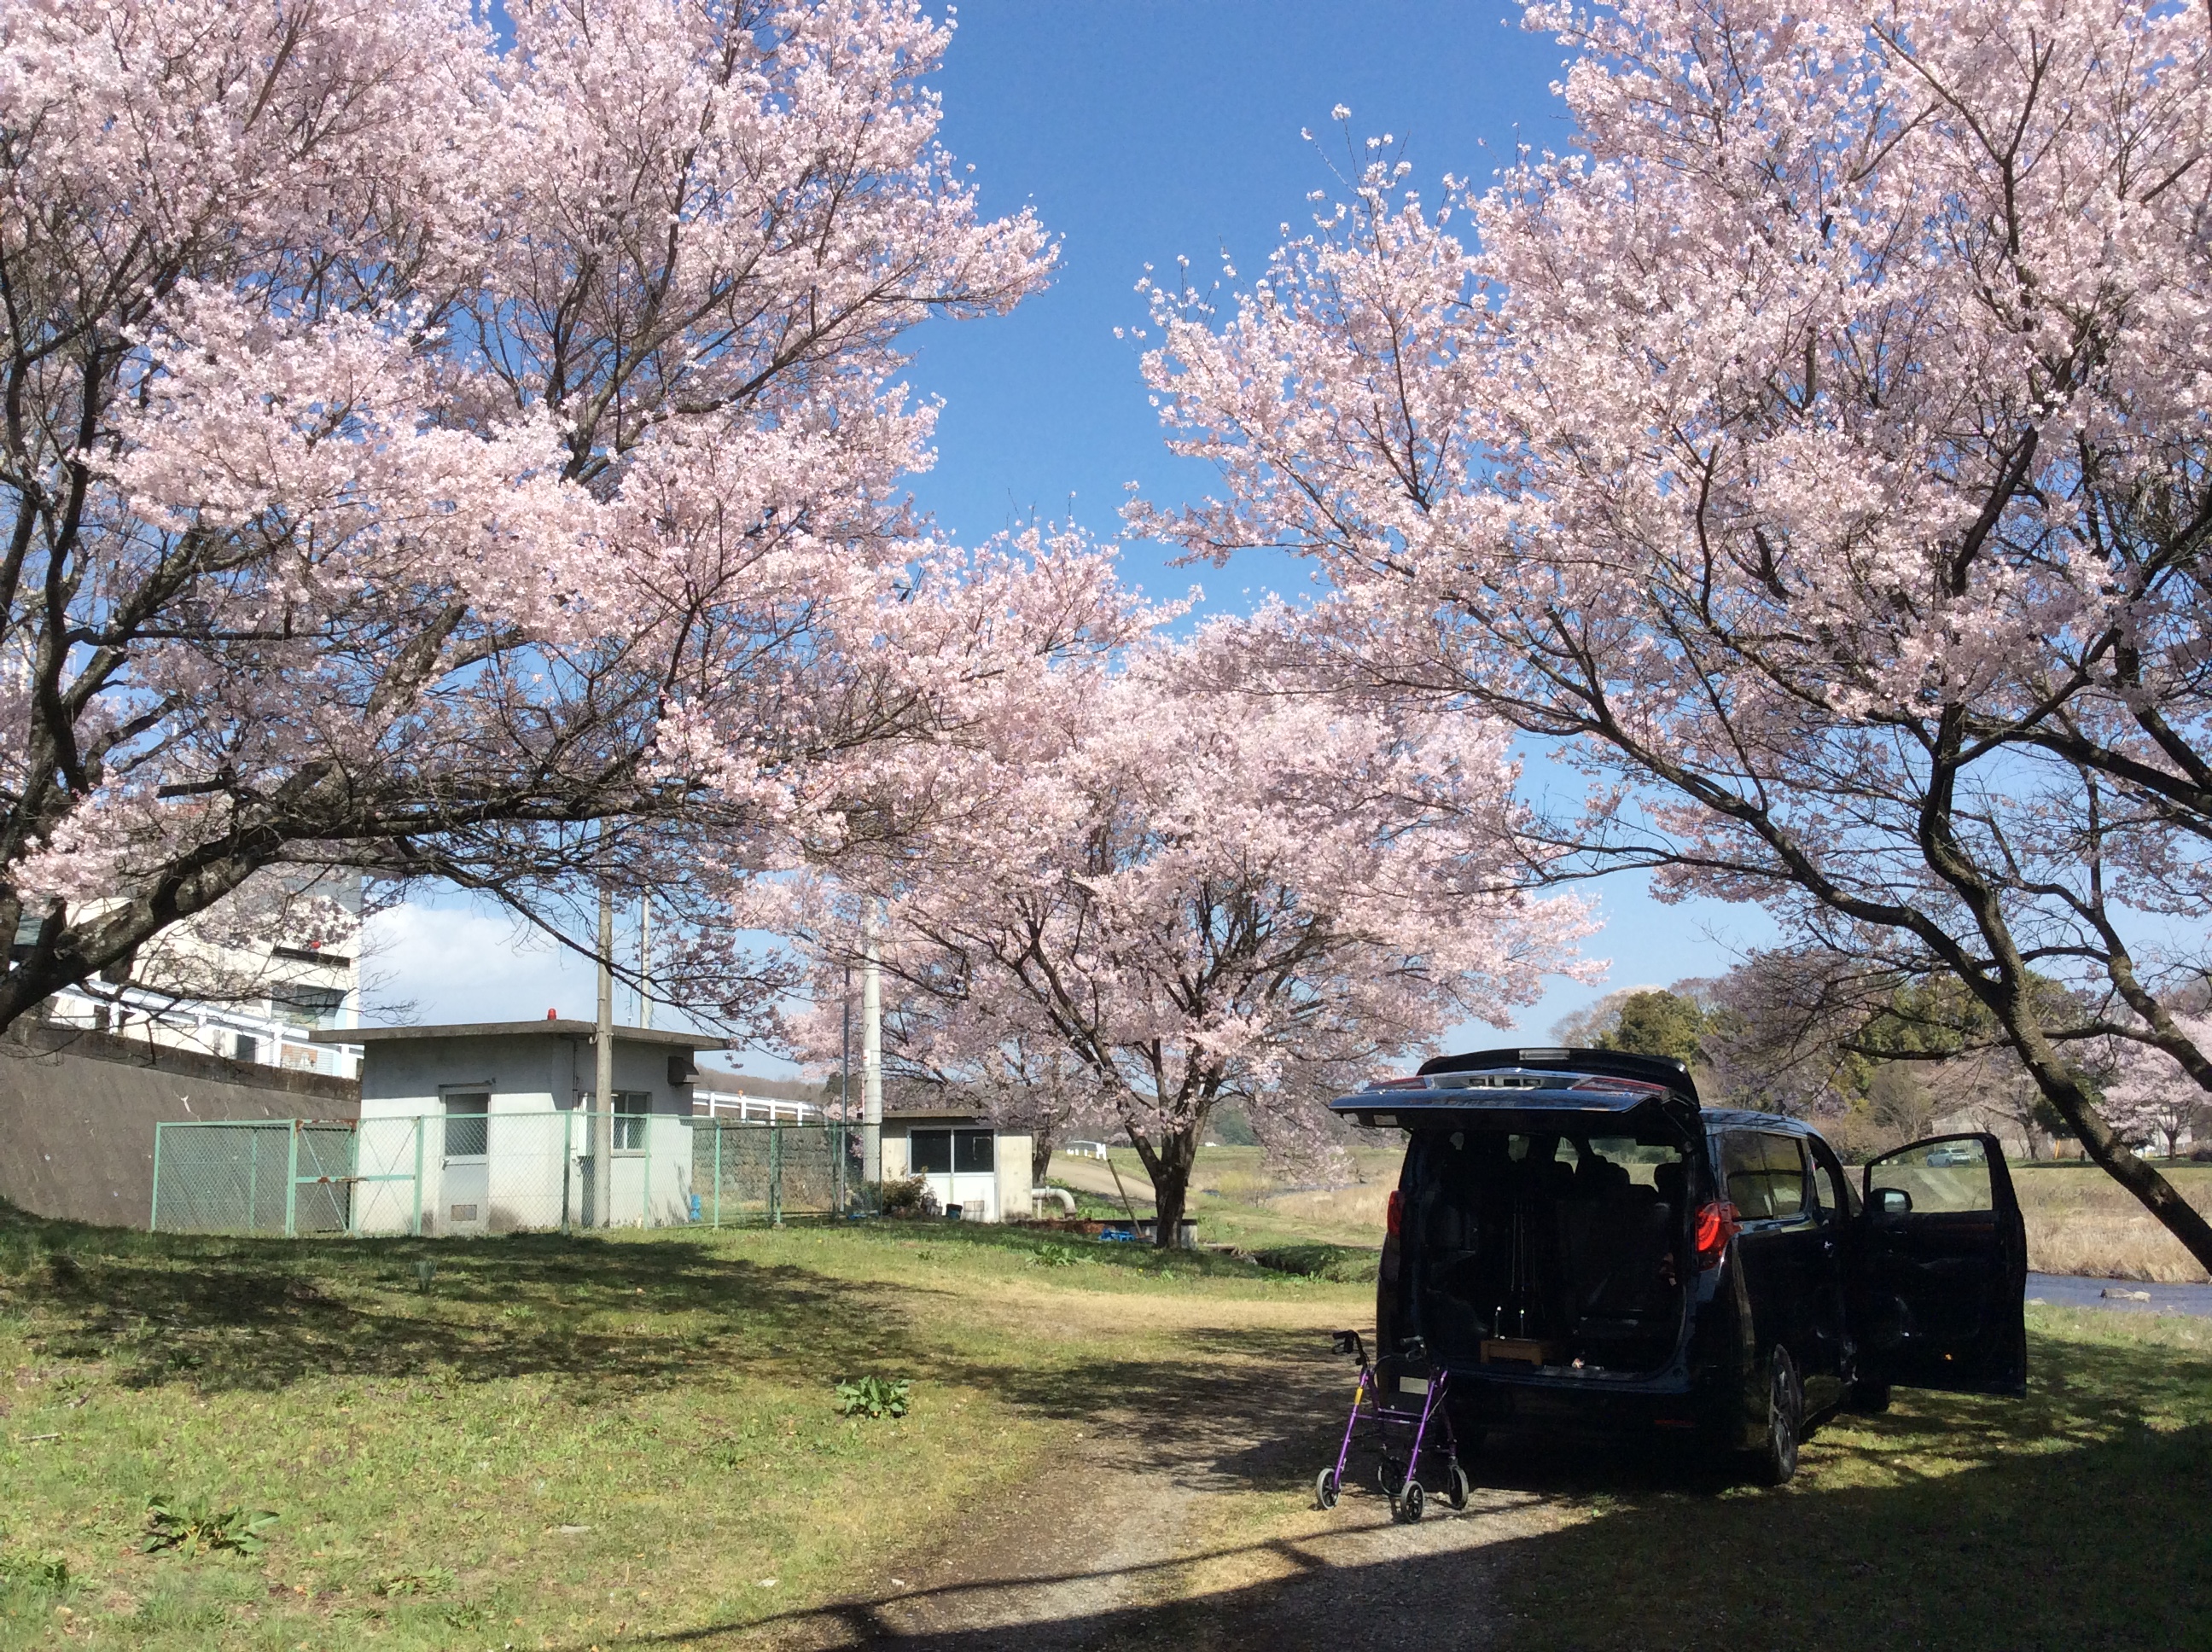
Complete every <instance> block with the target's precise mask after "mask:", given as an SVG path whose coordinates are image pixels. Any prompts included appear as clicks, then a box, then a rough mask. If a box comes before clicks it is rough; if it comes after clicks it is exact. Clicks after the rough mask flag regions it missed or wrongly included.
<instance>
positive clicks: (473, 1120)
mask: <svg viewBox="0 0 2212 1652" xmlns="http://www.w3.org/2000/svg"><path fill="white" fill-rule="evenodd" d="M490 1107H491V1097H490V1096H489V1095H488V1094H486V1093H485V1092H484V1091H483V1090H474V1091H471V1092H470V1093H468V1094H466V1095H454V1096H447V1097H446V1157H447V1158H485V1157H489V1156H490V1153H491V1120H490V1118H489V1108H490Z"/></svg>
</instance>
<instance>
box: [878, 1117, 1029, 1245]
mask: <svg viewBox="0 0 2212 1652" xmlns="http://www.w3.org/2000/svg"><path fill="white" fill-rule="evenodd" d="M912 1175H918V1176H921V1177H922V1178H923V1179H924V1181H926V1182H927V1184H928V1187H929V1191H930V1192H931V1193H934V1194H936V1196H937V1202H938V1203H939V1205H941V1206H944V1207H945V1209H946V1210H948V1211H950V1210H951V1208H952V1207H953V1206H956V1205H957V1206H959V1207H960V1214H961V1216H962V1218H963V1219H964V1220H967V1221H969V1222H1006V1221H1010V1220H1018V1219H1020V1218H1025V1217H1028V1216H1030V1215H1031V1214H1033V1210H1032V1206H1031V1204H1030V1139H1029V1136H1028V1135H1027V1134H1026V1133H1017V1132H1013V1131H1006V1130H1000V1128H998V1127H996V1126H995V1125H994V1124H992V1123H991V1121H989V1120H987V1119H986V1118H984V1117H983V1116H982V1114H981V1113H979V1112H977V1111H976V1110H975V1108H963V1107H959V1106H954V1105H947V1104H944V1103H938V1104H934V1105H927V1106H917V1107H915V1108H914V1109H913V1110H910V1111H909V1110H907V1109H904V1108H896V1109H895V1108H894V1107H893V1105H891V1104H890V1103H888V1102H887V1104H886V1106H885V1108H884V1180H885V1181H891V1180H894V1179H896V1178H898V1177H902V1176H912Z"/></svg>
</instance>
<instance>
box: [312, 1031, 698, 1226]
mask: <svg viewBox="0 0 2212 1652" xmlns="http://www.w3.org/2000/svg"><path fill="white" fill-rule="evenodd" d="M595 1031H596V1029H594V1027H593V1026H592V1023H590V1022H588V1021H567V1020H557V1019H554V1018H552V1017H548V1018H547V1019H545V1020H544V1021H497V1022H478V1023H467V1024H462V1025H454V1026H441V1027H349V1028H346V1029H343V1031H340V1030H339V1029H329V1030H327V1031H318V1032H316V1033H315V1034H314V1035H313V1036H314V1037H315V1038H316V1039H317V1040H318V1041H323V1040H332V1039H337V1038H340V1037H343V1039H345V1040H346V1041H347V1042H351V1043H357V1044H359V1045H361V1046H362V1068H361V1125H360V1142H359V1146H358V1151H357V1153H356V1161H357V1164H358V1168H359V1170H360V1173H361V1179H360V1180H359V1181H357V1182H356V1187H355V1204H354V1224H353V1225H354V1231H356V1232H359V1233H404V1232H408V1231H410V1230H413V1229H414V1226H415V1224H416V1221H417V1220H418V1219H419V1221H420V1224H421V1231H422V1232H425V1233H447V1234H472V1233H473V1234H481V1233H502V1232H513V1231H515V1230H520V1229H531V1228H558V1227H564V1226H581V1227H597V1226H608V1225H612V1226H622V1227H635V1226H649V1227H657V1226H660V1225H662V1224H669V1223H678V1222H684V1221H687V1220H689V1219H690V1204H691V1128H690V1119H691V1100H692V1098H691V1086H692V1081H693V1079H694V1078H696V1076H697V1071H698V1070H697V1067H696V1065H695V1063H694V1061H693V1060H692V1058H693V1056H694V1055H695V1054H696V1053H697V1052H698V1051H700V1050H702V1049H710V1048H718V1047H719V1042H720V1041H718V1040H715V1039H712V1038H702V1037H700V1036H697V1035H696V1034H692V1033H684V1032H669V1031H663V1030H661V1029H657V1028H648V1027H617V1028H616V1029H614V1084H615V1093H614V1097H613V1108H612V1110H613V1114H614V1119H613V1128H612V1131H611V1136H612V1140H613V1152H612V1154H611V1158H610V1171H609V1176H608V1196H607V1205H608V1209H607V1211H606V1212H605V1214H604V1215H602V1214H601V1212H599V1211H598V1210H596V1209H595V1208H594V1207H593V1204H594V1193H593V1189H594V1188H595V1187H596V1186H597V1185H598V1177H597V1175H596V1174H595V1172H596V1165H595V1163H594V1161H593V1157H592V1108H593V1098H592V1084H593V1082H594V1068H595V1065H596V1061H595V1057H596V1052H595V1051H594V1049H593V1048H592V1039H593V1037H594V1035H595Z"/></svg>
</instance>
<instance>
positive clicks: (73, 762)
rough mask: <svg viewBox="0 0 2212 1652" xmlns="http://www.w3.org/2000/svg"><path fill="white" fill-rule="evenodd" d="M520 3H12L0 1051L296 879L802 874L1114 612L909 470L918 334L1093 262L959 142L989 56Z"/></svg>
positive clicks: (882, 1)
mask: <svg viewBox="0 0 2212 1652" xmlns="http://www.w3.org/2000/svg"><path fill="white" fill-rule="evenodd" d="M506 10H507V16H508V18H509V19H510V20H511V21H512V25H513V39H512V41H511V42H510V43H508V44H507V45H506V46H503V47H502V46H500V45H499V44H498V43H496V42H495V40H494V39H493V38H492V36H491V34H490V33H489V29H488V28H487V27H486V26H485V24H484V22H483V17H482V14H481V9H479V8H476V7H474V6H472V5H471V4H468V3H465V0H319V3H317V4H315V5H313V6H297V7H295V6H281V7H280V6H274V5H266V4H240V3H233V0H115V3H110V4H102V5H100V6H88V5H55V4H49V3H40V0H25V3H18V4H12V5H9V6H8V7H6V8H5V9H0V298H3V299H4V302H3V303H0V309H4V315H5V319H6V323H7V331H6V333H5V336H4V338H0V507H4V508H5V510H6V512H7V522H8V531H9V541H8V545H9V548H8V549H7V550H6V551H5V553H4V555H0V598H4V601H5V609H4V611H5V614H6V624H7V628H8V629H7V632H6V635H5V638H4V641H0V696H3V697H4V704H5V708H6V712H7V714H6V716H5V718H4V719H0V796H4V799H5V809H4V812H0V929H5V930H7V931H8V932H9V933H10V934H11V935H13V934H14V933H15V928H16V925H17V922H18V920H19V918H20V917H21V916H23V915H25V914H28V915H29V916H30V917H32V918H33V919H34V920H39V921H38V922H37V923H34V924H33V929H35V930H36V932H37V938H36V939H35V941H34V942H33V944H32V945H31V947H30V948H29V951H28V956H27V957H25V958H23V959H21V960H18V961H17V962H16V963H15V964H14V965H13V966H12V967H11V968H10V969H9V971H8V972H7V974H6V975H4V976H3V977H0V1023H5V1022H7V1021H8V1020H9V1019H12V1018H13V1017H15V1016H16V1015H18V1014H21V1013H22V1012H23V1011H25V1010H26V1009H27V1008H28V1007H30V1006H31V1005H34V1004H35V1003H37V1002H38V1001H39V1000H40V999H42V998H43V997H44V996H46V994H47V993H50V992H52V990H53V989H54V988H55V987H57V986H58V985H61V984H64V983H65V982H67V981H72V980H78V979H82V977H83V976H84V975H88V974H89V973H90V972H91V971H93V970H94V969H99V968H100V967H101V966H103V965H105V964H106V963H111V962H112V961H114V960H117V959H119V958H123V957H128V956H129V955H131V953H132V952H133V951H134V949H136V948H137V947H138V946H139V945H140V944H142V943H143V942H145V941H147V940H148V939H149V938H151V937H153V936H155V935H156V934H157V933H158V932H161V930H162V929H163V928H164V927H165V926H169V925H171V924H173V923H176V922H179V921H180V920H188V919H191V918H193V917H194V915H195V914H202V913H207V912H210V910H211V909H213V908H217V907H219V906H221V905H222V903H223V902H226V901H228V900H229V899H230V898H231V897H232V896H233V894H234V892H235V891H238V890H240V889H241V888H242V887H243V886H244V885H245V884H246V883H247V881H248V880H250V879H252V878H254V877H255V876H256V874H257V873H259V872H263V871H264V870H265V869H270V868H273V867H279V866H283V865H332V864H335V865H342V866H349V867H355V868H359V869H362V870H364V871H367V872H370V873H372V874H373V875H375V876H377V877H380V878H385V879H387V880H398V882H402V883H404V880H407V879H410V878H418V877H445V878H453V879H455V880H457V881H459V882H460V883H462V884H465V885H467V886H469V887H472V888H477V889H480V890H489V891H492V892H495V893H496V894H497V895H499V896H501V898H504V899H507V900H508V901H510V902H513V903H514V904H515V905H517V907H518V908H520V909H521V910H523V911H525V912H526V913H529V914H532V915H533V917H534V918H535V919H536V920H540V921H546V920H549V918H548V914H552V913H555V911H556V908H557V904H558V901H557V896H558V893H559V891H561V890H563V889H566V888H572V887H573V886H574V878H575V874H577V873H578V872H589V873H591V874H592V876H594V877H597V878H607V879H611V880H614V881H618V882H626V883H631V884H635V883H638V882H641V881H645V880H648V879H651V878H656V877H659V876H662V875H664V874H665V870H666V869H667V868H668V867H670V866H677V867H679V868H681V867H684V866H687V865H691V864H693V863H695V862H707V863H715V864H723V865H738V864H739V863H741V862H747V861H749V860H757V859H762V858H764V857H766V856H768V855H769V853H771V851H770V848H769V843H770V842H771V841H773V840H775V839H777V837H778V835H781V834H787V833H788V832H789V831H791V830H792V829H793V828H794V826H797V827H799V828H803V829H807V830H813V829H817V823H818V822H820V821H824V820H828V819H830V818H832V817H835V816H836V814H837V813H838V804H837V801H836V798H835V796H834V795H833V793H835V791H836V785H837V784H838V783H839V782H838V781H837V780H836V776H837V775H838V774H846V773H849V772H850V770H851V768H852V766H853V762H854V753H856V752H857V751H858V750H861V749H863V748H865V747H866V746H867V745H869V744H872V743H879V742H882V741H884V740H887V739H893V738H898V737H900V736H901V735H902V733H903V732H906V731H907V730H908V729H909V728H916V727H919V728H924V729H928V728H934V727H935V726H937V725H938V723H939V721H940V720H943V719H945V718H946V717H948V716H953V715H956V714H958V713H957V712H956V710H955V702H956V701H958V700H959V699H960V698H961V696H962V695H963V694H964V693H966V692H967V689H968V685H969V684H970V683H976V682H985V681H987V680H988V679H990V678H991V677H993V676H994V673H995V672H996V671H998V670H999V669H1000V665H1001V664H1002V662H1001V661H1000V660H999V659H996V658H994V657H993V655H992V653H991V651H992V649H993V648H994V647H1007V648H1011V649H1013V650H1014V651H1015V652H1016V653H1017V654H1019V653H1022V652H1023V651H1024V650H1027V649H1029V648H1030V647H1035V646H1044V647H1049V646H1050V645H1049V643H1048V642H1047V643H1040V642H1039V641H1038V639H1039V638H1040V637H1041V636H1042V635H1043V634H1044V632H1045V631H1046V630H1048V629H1050V625H1049V623H1047V622H1044V621H1042V620H1041V621H1040V623H1039V624H1038V625H1036V626H1031V625H1029V624H1028V623H1026V622H1024V621H1023V620H1022V619H1020V618H1019V617H1018V615H1019V614H1020V613H1021V612H1023V611H1024V610H1027V609H1029V608H1035V609H1036V610H1038V611H1039V612H1040V613H1042V611H1043V610H1046V609H1048V608H1049V607H1050V604H1051V603H1052V602H1053V601H1054V600H1062V601H1065V602H1066V603H1067V604H1072V606H1071V607H1070V608H1069V609H1068V610H1066V611H1065V612H1064V613H1062V614H1061V615H1060V618H1062V619H1066V620H1067V621H1068V623H1069V625H1070V626H1071V627H1072V629H1073V631H1074V632H1080V631H1081V630H1082V629H1083V627H1084V624H1085V623H1086V622H1085V621H1084V620H1079V619H1076V618H1074V617H1073V607H1075V606H1079V605H1080V604H1081V603H1082V601H1083V600H1084V598H1085V592H1086V591H1091V590H1092V587H1089V586H1085V585H1084V584H1083V581H1082V580H1081V579H1080V578H1079V577H1075V576H1072V575H1070V574H1068V571H1067V570H1066V568H1038V567H1037V566H1036V565H1035V564H1032V563H1030V562H1024V561H1023V560H1022V559H1021V558H1019V557H1018V556H999V555H997V554H996V553H990V554H987V555H986V556H984V558H983V562H985V563H987V565H988V573H987V576H983V575H979V576H978V577H977V578H976V580H975V583H974V585H973V586H972V588H971V587H968V586H962V585H961V580H963V579H964V578H966V577H967V576H968V575H969V574H971V573H975V572H976V569H975V568H971V567H970V566H969V563H970V562H972V560H973V559H969V558H964V557H963V556H961V555H960V554H959V553H957V552H956V551H953V550H950V549H948V548H945V547H941V546H939V545H938V544H935V542H934V541H933V538H931V537H930V536H929V534H928V533H927V529H926V525H922V524H920V523H918V522H917V521H916V520H915V519H914V517H913V515H912V513H911V512H910V511H909V510H908V507H907V506H906V503H905V501H904V497H903V495H902V492H901V491H900V489H901V482H900V478H901V477H902V476H903V475H905V474H907V473H908V472H911V471H915V470H917V469H920V468H921V467H923V466H926V465H927V464H928V463H929V460H930V451H929V446H928V443H929V440H930V431H931V424H932V418H933V412H932V410H931V408H930V407H929V406H927V404H915V402H914V401H913V399H912V398H910V397H909V396H908V392H907V390H906V387H905V386H904V385H903V384H902V382H901V380H900V376H899V375H900V373H901V370H902V365H903V358H902V355H900V353H899V340H900V338H901V336H902V333H903V332H904V331H906V330H907V329H908V328H909V327H911V326H912V325H914V324H915V323H916V322H918V321H920V320H921V319H924V318H925V317H927V316H932V315H950V316H979V315H983V314H987V313H994V312H998V311H1001V310H1004V309H1006V307H1009V306H1011V305H1012V304H1013V303H1015V302H1017V301H1018V300H1020V299H1021V298H1022V297H1023V296H1024V295H1025V294H1027V293H1029V292H1030V291H1032V290H1034V289H1035V288H1037V287H1038V285H1039V284H1040V283H1041V282H1042V281H1043V279H1044V278H1045V276H1046V274H1047V272H1048V270H1049V268H1050V266H1051V264H1052V261H1053V258H1054V249H1053V248H1052V246H1050V244H1049V243H1048V240H1047V238H1046V236H1045V234H1044V233H1043V231H1042V229H1041V228H1040V227H1039V226H1038V225H1037V224H1036V222H1034V220H1033V219H1032V218H1031V217H1030V216H1029V215H1028V214H1026V213H1023V214H1019V215H1017V216H1013V217H1010V218H1001V219H995V220H994V219H988V218H986V217H984V216H982V215H981V213H980V212H979V210H978V209H977V205H976V199H975V192H974V190H973V188H972V187H971V185H969V183H968V182H966V181H964V179H963V178H962V177H961V176H960V175H959V174H958V173H957V170H956V167H955V166H954V163H953V161H952V159H951V156H950V155H946V154H945V151H944V150H943V149H941V148H940V147H939V144H938V143H937V141H936V131H937V126H938V118H939V111H938V106H937V102H936V100H935V97H934V95H933V94H932V93H930V92H929V91H928V89H927V86H926V83H925V82H926V77H927V76H929V75H930V74H931V73H932V72H933V70H934V69H935V67H936V65H937V64H938V62H939V58H940V57H941V54H942V52H943V51H944V49H945V46H946V43H947V40H948V39H949V29H948V28H947V27H944V26H940V25H939V24H936V23H933V22H932V21H930V20H928V19H927V17H925V16H924V15H922V13H921V10H920V9H919V8H918V7H917V6H916V5H915V3H912V0H852V3H837V4H825V3H818V0H771V3H769V4H766V5H758V6H746V7H736V6H732V5H728V4H726V3H721V0H564V3H560V4H553V3H539V0H514V3H510V4H509V5H508V6H507V9H506ZM1033 578H1034V579H1036V580H1039V581H1041V582H1042V583H1041V584H1040V585H1039V586H1038V587H1037V590H1036V593H1035V596H1036V601H1035V602H1034V603H1032V602H1031V601H1030V596H1029V595H1026V594H1024V592H1025V591H1026V589H1027V587H1026V586H1025V585H1024V581H1027V580H1031V579H1033ZM1094 594H1095V592H1094ZM963 604H969V605H967V606H963ZM973 604H981V605H982V606H981V610H978V609H976V608H975V607H974V606H973ZM1009 614H1013V615H1016V616H1017V617H1014V618H1009V617H1007V616H1009ZM1106 624H1107V629H1111V625H1112V622H1111V620H1110V619H1109V620H1108V621H1107V622H1106ZM963 627H964V631H963ZM956 639H957V641H958V642H959V644H960V646H958V647H954V646H952V645H953V642H954V641H955V640H956ZM909 644H910V645H912V647H913V648H914V649H915V653H914V654H913V655H912V657H910V658H909V657H907V656H906V655H904V654H903V653H902V650H903V649H905V648H906V647H908V645H909ZM823 764H826V765H827V768H823V767H822V765H823ZM594 823H601V824H603V825H604V826H605V829H604V830H599V831H594V829H593V826H594ZM702 832H711V833H713V834H714V836H715V841H714V847H713V850H712V852H711V853H707V854H704V855H693V856H690V857H687V856H686V855H685V853H684V847H683V845H684V837H685V835H686V834H687V833H688V834H693V835H696V834H699V833H702ZM257 909H258V908H257ZM227 921H228V920H223V919H222V918H221V917H220V916H219V915H218V917H217V919H216V922H217V924H218V926H220V925H221V924H222V923H223V922H227Z"/></svg>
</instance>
